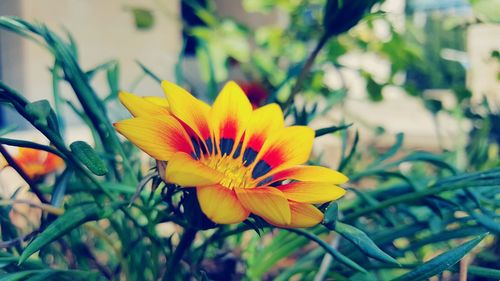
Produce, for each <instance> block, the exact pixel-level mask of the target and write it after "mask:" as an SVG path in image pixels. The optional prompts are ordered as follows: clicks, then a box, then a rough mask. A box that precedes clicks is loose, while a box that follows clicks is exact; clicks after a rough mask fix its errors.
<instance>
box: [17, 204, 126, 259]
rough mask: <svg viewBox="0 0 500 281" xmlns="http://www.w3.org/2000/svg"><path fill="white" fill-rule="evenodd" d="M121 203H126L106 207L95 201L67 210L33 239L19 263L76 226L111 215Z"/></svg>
mask: <svg viewBox="0 0 500 281" xmlns="http://www.w3.org/2000/svg"><path fill="white" fill-rule="evenodd" d="M121 205H125V203H123V202H120V203H115V204H113V205H111V206H107V207H104V208H101V207H99V206H98V205H97V204H95V203H88V204H83V205H80V206H76V207H74V208H72V209H70V210H68V211H66V212H65V213H64V214H63V215H62V216H60V217H59V218H57V219H56V220H55V221H54V222H53V223H52V224H50V225H49V226H48V227H47V229H45V230H44V231H43V232H42V233H40V234H39V235H38V236H37V237H36V238H35V239H34V240H33V241H31V243H29V244H28V246H26V248H25V249H24V251H23V253H22V254H21V258H20V259H19V264H21V263H23V262H24V261H25V260H26V259H27V258H29V257H30V256H31V255H32V254H33V253H35V252H36V251H38V250H40V249H41V248H42V247H44V246H46V245H47V244H49V243H51V242H52V241H54V240H56V239H58V238H60V237H61V236H63V235H65V234H66V233H68V232H70V231H71V230H73V229H75V228H76V227H78V226H80V225H82V224H84V223H86V222H88V221H95V220H100V219H103V218H106V217H109V216H110V215H111V214H113V212H114V211H115V210H116V208H118V207H119V206H121Z"/></svg>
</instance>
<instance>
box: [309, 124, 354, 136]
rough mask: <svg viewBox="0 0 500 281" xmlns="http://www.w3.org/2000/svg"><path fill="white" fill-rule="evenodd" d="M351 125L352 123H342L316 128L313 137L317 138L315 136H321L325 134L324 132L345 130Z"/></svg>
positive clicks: (331, 132)
mask: <svg viewBox="0 0 500 281" xmlns="http://www.w3.org/2000/svg"><path fill="white" fill-rule="evenodd" d="M351 126H352V123H351V124H347V125H342V126H332V127H328V128H322V129H318V130H316V132H315V133H316V134H315V137H316V138H317V137H321V136H323V135H326V134H333V133H335V132H338V131H341V130H345V129H347V128H349V127H351Z"/></svg>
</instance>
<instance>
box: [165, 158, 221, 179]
mask: <svg viewBox="0 0 500 281" xmlns="http://www.w3.org/2000/svg"><path fill="white" fill-rule="evenodd" d="M223 177H224V175H223V174H221V173H220V172H218V171H216V170H214V169H212V168H210V167H208V166H206V165H204V164H203V163H201V162H199V161H196V160H194V159H193V158H192V157H191V156H189V155H188V154H186V153H182V152H179V153H176V154H174V155H173V156H172V157H171V158H170V160H169V161H168V163H167V168H166V170H165V179H166V181H167V182H170V183H175V184H178V185H180V186H183V187H193V186H204V185H213V184H216V183H219V181H220V180H221V179H222V178H223Z"/></svg>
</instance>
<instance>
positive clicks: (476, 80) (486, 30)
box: [467, 24, 500, 110]
mask: <svg viewBox="0 0 500 281" xmlns="http://www.w3.org/2000/svg"><path fill="white" fill-rule="evenodd" d="M499 35H500V24H477V25H473V26H471V27H470V28H469V30H468V32H467V53H468V55H469V60H470V69H469V72H468V76H467V80H468V81H467V83H468V85H469V87H470V89H471V91H472V92H473V93H474V99H475V100H476V101H477V102H481V100H482V99H483V97H485V96H486V97H487V98H488V100H489V102H490V104H491V105H493V106H495V107H500V79H499V75H500V63H499V60H498V59H495V58H493V57H492V52H493V51H497V52H498V51H500V36H499ZM497 110H500V108H497Z"/></svg>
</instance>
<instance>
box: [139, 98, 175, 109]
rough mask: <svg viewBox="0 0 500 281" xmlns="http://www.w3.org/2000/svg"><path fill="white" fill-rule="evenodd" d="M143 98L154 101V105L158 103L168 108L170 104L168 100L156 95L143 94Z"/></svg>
mask: <svg viewBox="0 0 500 281" xmlns="http://www.w3.org/2000/svg"><path fill="white" fill-rule="evenodd" d="M143 99H145V100H147V101H148V102H151V103H154V104H156V105H159V106H161V107H164V108H167V109H168V108H170V105H169V104H168V100H167V99H166V98H164V97H156V96H145V97H143Z"/></svg>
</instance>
